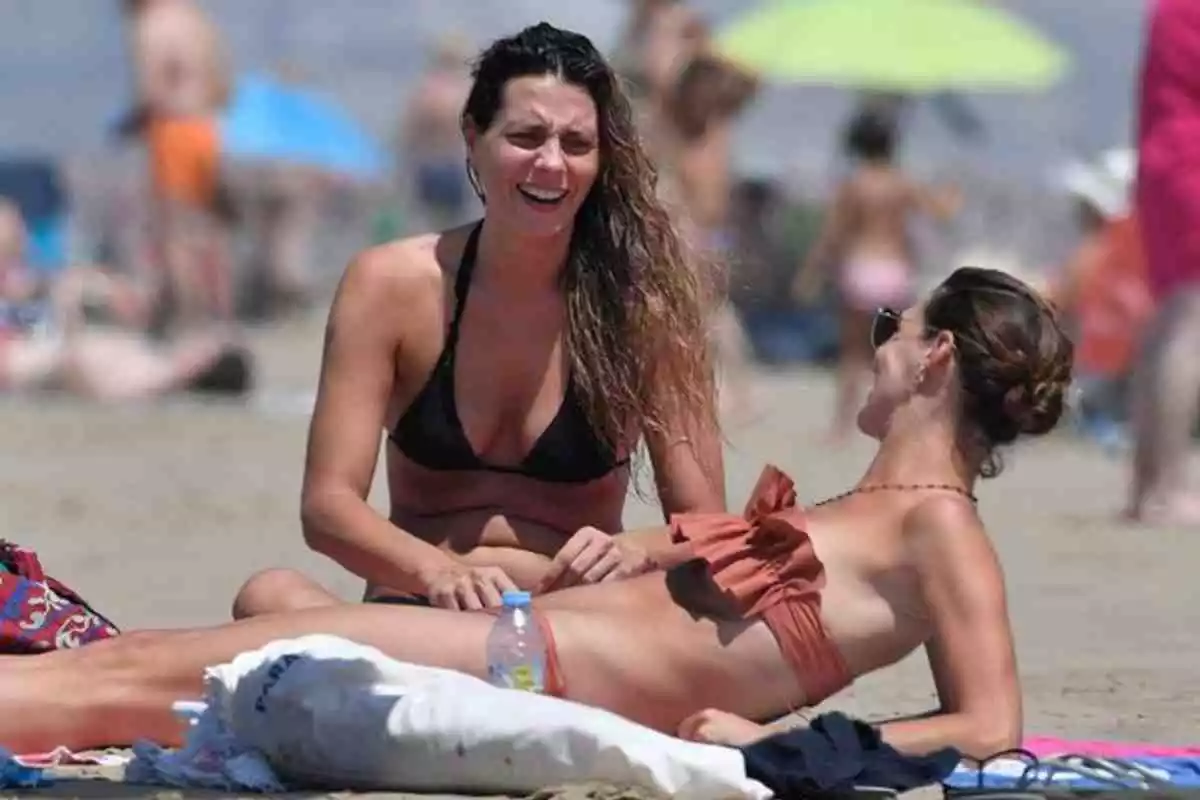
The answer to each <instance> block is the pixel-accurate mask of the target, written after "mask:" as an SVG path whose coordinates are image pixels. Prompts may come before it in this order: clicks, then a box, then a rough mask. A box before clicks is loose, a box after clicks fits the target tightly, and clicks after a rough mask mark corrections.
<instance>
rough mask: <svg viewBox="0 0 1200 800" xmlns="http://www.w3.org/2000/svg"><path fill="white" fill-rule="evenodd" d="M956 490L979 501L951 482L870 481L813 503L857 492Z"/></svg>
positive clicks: (824, 502)
mask: <svg viewBox="0 0 1200 800" xmlns="http://www.w3.org/2000/svg"><path fill="white" fill-rule="evenodd" d="M925 491H936V492H954V493H955V494H961V495H962V496H963V497H965V498H967V499H968V500H970V501H971V502H972V503H978V502H979V501H978V500H976V499H975V495H973V494H971V493H970V492H968V491H967V490H966V489H964V488H962V487H961V486H954V485H952V484H949V483H870V484H867V485H866V486H859V487H856V488H854V489H851V490H849V491H847V492H842V493H841V494H837V495H834V496H833V497H827V498H825V499H824V500H821V501H820V502H818V503H813V505H814V506H823V505H827V504H828V503H836V502H837V501H838V500H845V499H846V498H847V497H850V496H851V495H856V494H870V493H872V492H925Z"/></svg>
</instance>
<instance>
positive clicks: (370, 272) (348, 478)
mask: <svg viewBox="0 0 1200 800" xmlns="http://www.w3.org/2000/svg"><path fill="white" fill-rule="evenodd" d="M413 248H414V245H412V244H410V243H408V242H403V243H399V244H395V245H385V246H383V247H380V248H375V249H373V250H368V251H367V252H366V253H364V254H362V255H360V256H359V257H358V258H357V259H355V260H354V262H353V263H351V264H350V266H349V267H348V268H347V270H346V273H345V275H344V276H343V277H342V281H341V284H340V285H339V286H338V290H337V293H336V295H335V297H334V301H333V306H332V308H331V310H330V312H329V322H328V325H327V327H326V331H325V349H324V354H323V356H322V363H321V377H320V382H319V384H318V389H317V401H316V406H315V408H314V410H313V416H312V422H311V424H310V427H309V437H308V451H307V456H306V460H305V467H304V484H303V489H302V496H301V521H302V524H303V528H304V537H305V540H306V541H307V542H308V545H309V546H310V547H311V548H312V549H313V550H315V551H317V552H319V553H322V554H324V555H327V556H329V557H330V558H332V559H333V560H334V561H337V562H338V563H339V564H341V565H342V566H343V567H345V568H346V569H348V570H350V571H351V572H353V573H355V574H356V575H359V576H360V577H362V578H365V579H366V580H368V581H370V582H372V583H375V584H378V585H383V586H391V587H394V588H396V589H399V590H402V591H412V592H422V591H424V590H425V588H426V586H425V584H426V583H428V580H429V576H430V575H432V574H434V573H436V572H438V571H440V570H444V569H446V568H448V567H449V566H451V558H450V556H448V555H447V554H445V553H443V552H441V551H440V550H438V549H437V548H436V547H434V546H433V545H430V544H427V543H426V542H424V541H422V540H420V539H418V538H417V537H415V536H412V535H410V534H407V533H406V532H404V531H402V530H400V529H399V528H397V527H396V526H395V525H393V524H392V523H390V522H389V521H387V520H386V519H384V518H383V517H382V516H380V515H379V514H378V513H377V512H376V511H375V510H374V509H373V508H372V507H371V506H370V504H369V503H368V502H367V495H368V493H369V492H370V488H371V480H372V478H373V477H374V474H375V465H376V462H377V460H378V457H379V440H380V431H381V430H382V429H383V427H384V424H385V420H386V417H387V412H388V406H389V403H390V401H391V397H392V389H393V381H394V376H395V373H396V355H397V353H398V352H400V351H402V350H403V348H404V347H405V342H406V340H407V339H408V338H409V337H410V336H411V335H412V330H413V328H415V327H416V325H417V324H420V323H422V322H424V321H425V320H423V319H422V316H428V315H427V314H426V315H422V314H421V312H420V311H419V308H420V302H419V298H421V297H422V295H428V296H429V297H431V298H437V301H436V302H438V303H440V299H441V294H440V292H439V290H438V289H437V288H436V286H435V285H430V284H436V283H437V282H438V279H437V276H436V275H434V274H432V273H431V271H428V270H426V271H422V270H421V269H420V268H419V267H417V266H414V265H413V263H412V262H413V255H412V249H413ZM426 273H429V274H426Z"/></svg>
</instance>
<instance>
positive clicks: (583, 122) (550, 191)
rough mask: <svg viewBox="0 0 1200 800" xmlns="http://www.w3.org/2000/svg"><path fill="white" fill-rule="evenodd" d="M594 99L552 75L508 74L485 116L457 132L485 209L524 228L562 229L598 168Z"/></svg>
mask: <svg viewBox="0 0 1200 800" xmlns="http://www.w3.org/2000/svg"><path fill="white" fill-rule="evenodd" d="M597 125H598V123H597V113H596V104H595V102H594V101H593V100H592V97H591V95H589V94H588V92H587V90H586V89H583V88H581V87H579V86H576V85H574V84H570V83H564V82H563V81H562V80H560V79H559V78H558V77H557V76H555V75H536V76H522V77H518V78H513V79H511V80H510V81H508V82H507V83H506V84H505V86H504V90H503V96H502V103H501V107H500V109H499V112H498V113H497V114H496V117H495V119H494V120H493V121H492V124H491V125H490V126H489V127H488V128H487V129H486V130H483V131H480V130H478V129H477V128H476V126H475V125H474V124H473V123H472V121H471V120H470V119H469V118H468V119H467V120H466V122H465V125H464V129H463V135H464V136H465V138H466V141H467V149H468V151H469V152H470V154H471V163H472V164H473V165H474V167H475V170H476V172H477V174H478V176H479V183H480V188H481V189H482V190H483V194H484V197H485V199H486V203H487V215H488V217H489V218H493V219H496V220H497V221H498V222H502V224H503V225H504V226H505V227H506V228H509V229H511V230H515V231H520V232H522V233H524V234H525V235H528V236H538V237H544V236H554V235H556V234H562V233H564V232H569V231H570V229H571V226H572V223H573V222H574V220H575V213H576V212H577V211H578V210H579V206H580V205H581V204H582V203H583V201H584V199H585V198H586V197H587V195H588V192H589V191H591V188H592V185H593V184H594V183H595V182H596V175H597V173H598V172H599V169H600V139H599V133H598V129H597Z"/></svg>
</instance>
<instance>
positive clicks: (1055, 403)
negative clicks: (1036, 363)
mask: <svg viewBox="0 0 1200 800" xmlns="http://www.w3.org/2000/svg"><path fill="white" fill-rule="evenodd" d="M1066 390H1067V386H1066V381H1063V380H1061V379H1058V378H1050V379H1045V380H1038V381H1033V382H1022V383H1018V384H1016V385H1014V386H1011V387H1009V389H1008V391H1006V392H1005V393H1004V413H1005V415H1006V416H1007V417H1008V418H1009V419H1011V420H1012V422H1013V424H1014V425H1015V426H1016V428H1017V430H1018V431H1020V432H1021V433H1023V434H1025V435H1027V436H1040V435H1042V434H1044V433H1049V432H1050V431H1051V430H1052V429H1053V428H1054V426H1055V425H1057V424H1058V420H1059V418H1060V417H1061V416H1062V413H1063V406H1064V404H1065V395H1066Z"/></svg>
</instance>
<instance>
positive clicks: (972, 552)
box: [903, 495, 999, 569]
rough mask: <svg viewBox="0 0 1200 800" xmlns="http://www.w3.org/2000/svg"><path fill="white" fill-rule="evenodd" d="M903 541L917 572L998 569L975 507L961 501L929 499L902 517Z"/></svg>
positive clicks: (997, 563)
mask: <svg viewBox="0 0 1200 800" xmlns="http://www.w3.org/2000/svg"><path fill="white" fill-rule="evenodd" d="M903 531H904V539H905V544H906V546H907V547H908V549H909V551H910V553H911V555H912V557H913V559H914V561H915V562H916V564H917V566H918V568H922V567H927V568H932V569H943V568H952V569H961V568H963V567H965V566H966V565H967V564H972V565H976V566H988V565H990V566H994V567H995V568H996V569H999V561H998V559H997V556H996V551H995V548H994V547H993V546H992V541H991V539H990V538H989V537H988V534H987V531H986V530H985V528H984V525H983V520H982V519H980V517H979V512H978V511H977V510H976V508H975V504H974V503H972V502H971V501H970V500H968V499H966V498H965V497H959V496H957V495H945V496H938V497H930V498H927V499H925V500H922V501H921V502H919V503H917V504H916V505H914V506H913V507H912V508H910V509H909V510H908V511H907V512H906V513H905V516H904V525H903Z"/></svg>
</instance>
